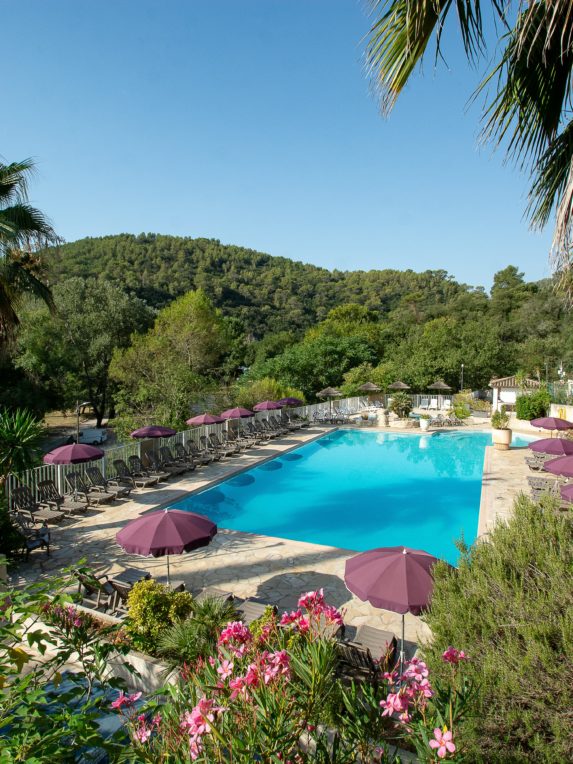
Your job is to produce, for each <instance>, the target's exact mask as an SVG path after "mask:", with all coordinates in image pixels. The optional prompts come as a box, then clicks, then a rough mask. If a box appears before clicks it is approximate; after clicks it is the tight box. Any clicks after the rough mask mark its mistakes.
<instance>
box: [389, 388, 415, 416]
mask: <svg viewBox="0 0 573 764" xmlns="http://www.w3.org/2000/svg"><path fill="white" fill-rule="evenodd" d="M390 410H391V411H392V412H393V413H394V414H396V416H397V417H399V418H400V419H405V418H406V417H407V416H408V414H409V413H410V411H412V399H411V398H410V396H409V395H408V393H395V395H394V397H393V398H392V403H391V404H390Z"/></svg>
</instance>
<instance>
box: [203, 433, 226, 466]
mask: <svg viewBox="0 0 573 764" xmlns="http://www.w3.org/2000/svg"><path fill="white" fill-rule="evenodd" d="M199 443H200V444H201V448H202V449H203V451H206V452H207V453H208V454H209V455H210V456H212V457H213V459H214V461H219V459H222V458H223V454H222V453H221V451H220V450H219V449H218V448H215V447H214V446H213V445H212V444H211V441H210V440H209V438H208V437H207V436H206V435H200V436H199Z"/></svg>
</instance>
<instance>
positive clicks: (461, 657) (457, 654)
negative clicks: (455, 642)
mask: <svg viewBox="0 0 573 764" xmlns="http://www.w3.org/2000/svg"><path fill="white" fill-rule="evenodd" d="M442 659H443V660H445V661H446V663H451V664H452V665H453V666H457V665H458V663H460V661H466V660H467V659H468V657H467V655H466V654H465V653H464V651H463V650H456V648H455V647H452V646H451V645H450V647H448V649H447V650H445V651H444V653H442Z"/></svg>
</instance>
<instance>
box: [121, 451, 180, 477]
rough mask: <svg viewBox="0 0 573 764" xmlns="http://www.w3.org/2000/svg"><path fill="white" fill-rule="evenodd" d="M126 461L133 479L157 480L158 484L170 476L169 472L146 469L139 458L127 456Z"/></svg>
mask: <svg viewBox="0 0 573 764" xmlns="http://www.w3.org/2000/svg"><path fill="white" fill-rule="evenodd" d="M127 461H128V462H129V471H130V472H131V474H132V475H135V477H150V478H157V482H158V483H163V482H164V481H165V480H167V478H168V477H169V476H170V475H171V473H170V472H166V471H164V470H161V469H156V470H152V469H147V467H145V466H144V464H143V462H142V461H141V459H140V458H139V456H135V455H132V456H128V457H127Z"/></svg>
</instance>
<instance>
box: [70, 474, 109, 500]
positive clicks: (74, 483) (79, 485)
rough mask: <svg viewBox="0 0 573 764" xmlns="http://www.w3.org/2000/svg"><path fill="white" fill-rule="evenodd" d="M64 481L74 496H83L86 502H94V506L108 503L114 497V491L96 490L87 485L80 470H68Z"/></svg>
mask: <svg viewBox="0 0 573 764" xmlns="http://www.w3.org/2000/svg"><path fill="white" fill-rule="evenodd" d="M66 483H67V484H68V486H69V487H70V490H71V492H72V494H73V496H74V498H76V497H78V496H80V497H82V496H83V497H84V498H85V499H86V500H87V502H88V504H94V505H96V506H99V505H100V504H109V503H110V502H112V501H113V500H114V499H115V498H116V496H115V494H114V493H108V492H107V491H98V490H97V489H96V488H94V487H93V486H89V485H88V484H87V483H86V481H85V480H84V476H83V475H82V474H81V472H68V474H67V475H66Z"/></svg>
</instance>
